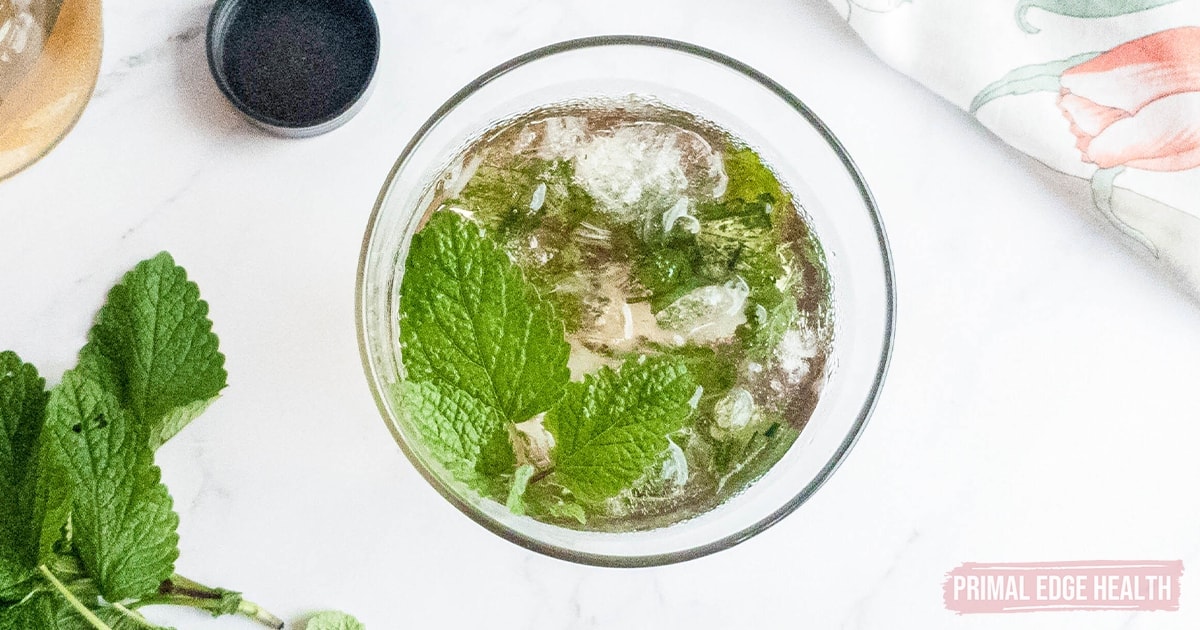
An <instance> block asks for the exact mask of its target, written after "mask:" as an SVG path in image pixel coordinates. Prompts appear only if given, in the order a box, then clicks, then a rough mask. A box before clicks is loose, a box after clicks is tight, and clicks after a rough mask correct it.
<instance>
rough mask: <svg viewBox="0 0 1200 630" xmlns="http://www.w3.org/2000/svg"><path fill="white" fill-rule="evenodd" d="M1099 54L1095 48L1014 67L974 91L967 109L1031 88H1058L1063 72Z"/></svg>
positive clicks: (1025, 91) (1048, 90)
mask: <svg viewBox="0 0 1200 630" xmlns="http://www.w3.org/2000/svg"><path fill="white" fill-rule="evenodd" d="M1099 55H1100V53H1098V52H1089V53H1083V54H1081V55H1075V56H1074V57H1069V58H1067V59H1061V60H1058V61H1048V62H1046V63H1037V64H1033V65H1031V66H1022V67H1020V68H1017V69H1015V70H1013V71H1011V72H1009V73H1008V74H1006V75H1004V76H1003V77H1000V79H999V80H998V81H996V82H994V83H992V84H991V85H989V86H987V87H985V88H983V89H982V90H980V91H979V94H976V95H975V99H974V100H972V101H971V109H970V112H971V113H972V114H974V113H976V112H977V111H979V108H980V107H983V106H984V105H987V104H988V103H989V102H991V101H993V100H995V99H998V98H1000V97H1001V96H1016V95H1018V94H1029V93H1030V92H1057V91H1059V90H1060V89H1061V88H1062V73H1063V72H1065V71H1066V70H1067V69H1068V68H1073V67H1075V66H1077V65H1079V64H1081V63H1083V62H1085V61H1088V60H1089V59H1093V58H1095V57H1097V56H1099Z"/></svg>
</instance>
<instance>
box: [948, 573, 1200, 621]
mask: <svg viewBox="0 0 1200 630" xmlns="http://www.w3.org/2000/svg"><path fill="white" fill-rule="evenodd" d="M1182 576H1183V561H1182V560H1165V561H1163V560H1094V561H1075V562H1012V563H993V564H988V563H982V562H965V563H963V564H961V565H959V566H958V567H956V568H955V569H954V570H952V571H950V572H949V573H947V574H946V582H945V583H944V584H943V585H942V591H943V597H944V598H945V602H946V609H947V610H952V611H954V612H956V613H958V614H960V615H961V614H964V613H1011V612H1035V611H1047V610H1130V611H1136V610H1179V580H1180V578H1181V577H1182Z"/></svg>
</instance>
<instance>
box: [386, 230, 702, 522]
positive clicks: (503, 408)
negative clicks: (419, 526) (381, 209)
mask: <svg viewBox="0 0 1200 630" xmlns="http://www.w3.org/2000/svg"><path fill="white" fill-rule="evenodd" d="M400 330H401V344H402V345H401V349H402V354H403V358H404V365H405V368H406V370H407V372H408V378H407V380H405V381H403V382H401V383H400V384H399V385H398V386H397V387H396V396H397V399H398V402H399V405H400V407H401V409H403V410H404V413H405V414H406V416H407V418H408V421H409V422H410V423H411V424H412V425H414V426H415V427H416V428H417V430H418V431H419V432H420V433H421V436H422V438H423V440H424V443H425V445H426V447H427V448H428V449H429V451H430V453H431V454H432V455H433V456H434V457H435V458H436V459H437V460H438V461H439V462H441V464H442V465H443V466H444V467H445V468H446V469H447V470H448V471H449V472H450V473H451V474H452V475H454V477H455V478H456V479H458V480H459V481H460V482H462V483H465V484H467V485H468V486H470V487H473V488H475V489H476V490H479V491H480V492H482V493H484V494H485V495H490V496H492V497H493V498H495V499H497V500H499V501H503V502H505V503H506V504H507V505H508V506H509V508H510V509H511V510H512V511H514V512H518V513H520V512H523V511H524V510H525V509H526V506H525V503H526V502H525V500H524V499H523V498H522V495H524V494H525V492H526V489H527V486H528V485H529V484H531V483H536V481H535V479H536V478H537V477H538V475H535V473H534V470H533V468H532V467H530V466H528V465H524V466H521V467H520V468H516V463H517V462H516V459H515V455H514V451H513V447H512V444H511V441H510V431H512V430H513V429H512V428H511V427H512V425H513V424H514V423H517V422H523V421H525V420H528V419H530V418H532V417H534V416H535V415H537V414H541V413H545V423H544V424H545V428H546V430H548V431H549V432H550V433H551V434H552V435H553V436H554V438H555V440H556V442H557V446H556V447H555V448H554V450H553V451H552V452H551V454H550V455H551V465H552V467H553V468H552V471H553V473H554V477H555V480H556V483H558V484H559V485H561V486H562V487H563V488H564V489H565V490H566V491H568V492H569V493H570V496H572V497H573V498H574V500H576V501H579V502H581V503H583V504H588V505H594V504H596V503H599V502H600V501H602V500H604V499H607V498H610V497H613V496H615V495H617V494H618V493H620V492H621V491H622V490H624V489H626V488H629V487H630V486H631V485H632V484H633V482H635V481H636V480H637V479H638V478H639V477H641V476H642V475H644V474H645V473H646V471H647V470H648V469H649V467H650V466H652V465H653V464H654V463H655V462H656V461H657V459H658V458H659V457H660V456H661V454H662V453H663V452H664V451H665V450H666V449H667V435H669V434H670V433H672V432H674V431H677V430H678V429H680V428H681V427H682V426H683V425H684V423H685V422H686V420H687V419H688V417H689V416H690V414H691V413H692V411H693V409H694V408H693V406H692V405H691V404H689V402H690V401H691V400H692V399H693V397H694V396H695V394H696V392H697V387H696V384H695V383H694V382H693V381H692V379H691V377H690V376H689V375H688V373H687V369H686V367H685V366H684V365H683V363H681V362H680V361H678V360H669V359H651V360H649V361H645V362H640V361H638V360H630V361H628V362H626V364H625V366H624V367H622V368H621V370H620V371H618V372H614V371H612V370H608V369H604V370H602V371H601V372H600V373H599V374H597V375H594V376H589V377H588V378H587V379H586V380H585V381H584V382H583V383H568V379H569V372H568V370H567V357H568V354H569V350H570V349H569V346H568V345H567V342H566V339H565V336H564V328H563V324H562V321H561V320H560V319H558V316H557V314H556V313H555V310H554V308H553V307H552V306H551V305H550V302H548V301H547V300H545V299H544V298H543V297H542V295H541V294H540V292H539V291H538V290H537V289H536V288H535V287H533V286H532V284H530V283H529V282H528V281H527V280H526V279H525V277H524V275H523V274H522V272H521V270H520V269H519V268H518V267H517V266H516V265H515V264H514V263H513V262H511V261H510V260H509V259H508V258H507V256H506V255H505V254H504V252H503V251H501V250H500V249H499V248H498V247H497V246H496V245H495V244H493V243H492V242H490V241H489V240H488V238H487V237H486V236H485V235H484V234H482V233H481V231H480V228H479V227H478V226H476V225H475V224H473V223H471V222H470V221H468V220H466V219H464V218H462V217H460V216H458V215H457V214H455V213H453V212H449V211H441V212H435V213H434V214H433V216H432V217H431V218H430V219H429V223H428V224H427V225H426V226H425V228H424V229H422V230H421V231H420V232H418V233H417V234H416V235H415V236H414V237H413V244H412V249H411V251H410V253H409V255H408V260H407V262H406V267H405V272H404V279H403V281H402V284H401V297H400ZM549 472H551V471H550V470H547V471H545V474H549ZM545 474H543V475H541V476H542V477H545ZM505 479H511V480H512V481H511V484H510V486H509V488H510V490H508V491H507V496H503V495H502V494H501V492H500V491H499V490H497V488H502V487H504V486H503V483H502V482H503V481H504V480H505ZM534 496H543V497H544V499H545V501H544V505H538V506H535V509H539V510H540V511H541V512H555V513H558V514H561V515H569V516H571V517H578V516H580V513H579V510H578V509H576V508H570V507H564V505H566V504H567V503H566V502H565V501H560V500H556V499H555V498H554V497H552V496H551V495H545V494H538V493H535V494H534Z"/></svg>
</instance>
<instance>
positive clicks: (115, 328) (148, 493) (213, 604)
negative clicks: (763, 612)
mask: <svg viewBox="0 0 1200 630" xmlns="http://www.w3.org/2000/svg"><path fill="white" fill-rule="evenodd" d="M225 379H226V374H225V369H224V357H223V356H222V355H221V353H220V351H219V350H218V347H217V337H216V335H214V334H213V332H212V322H211V321H209V319H208V305H207V304H206V303H205V302H204V301H203V300H201V299H200V291H199V289H198V288H197V287H196V285H195V284H194V283H192V282H191V281H189V280H188V278H187V274H186V272H185V271H184V270H183V268H182V267H179V266H177V265H176V264H175V262H174V261H173V260H172V259H171V257H170V255H168V254H166V253H165V252H164V253H162V254H159V255H158V256H155V257H154V258H151V259H149V260H146V261H143V262H142V263H139V264H138V265H137V266H136V267H135V268H134V269H133V270H132V271H130V272H129V273H128V274H126V275H125V277H124V278H123V279H122V280H121V282H120V284H118V285H117V286H115V287H113V289H112V291H111V292H110V293H109V296H108V302H107V303H106V304H105V305H104V307H103V308H102V309H101V310H100V312H99V314H98V315H97V317H96V323H95V325H94V327H93V328H92V330H91V332H90V334H89V336H88V344H87V345H86V346H85V347H84V349H83V350H82V352H81V353H80V364H79V366H78V367H76V368H75V369H73V370H70V371H68V372H67V373H66V374H65V375H63V378H62V382H61V383H59V384H58V385H57V386H55V387H54V388H53V389H52V390H51V391H50V392H49V393H47V392H46V391H45V382H44V380H43V379H42V378H41V377H40V376H39V375H38V373H37V370H36V369H34V367H33V366H31V365H28V364H26V363H24V362H22V361H21V359H20V358H19V357H17V355H16V354H14V353H12V352H0V514H3V518H2V520H0V630H88V629H93V630H130V629H133V628H137V629H139V630H147V629H149V630H154V629H155V628H158V626H156V625H154V624H153V623H151V622H150V621H148V620H147V619H146V618H145V617H143V616H142V615H141V613H139V612H138V610H139V609H140V608H141V607H143V606H154V605H164V604H169V605H178V606H187V607H191V608H196V609H200V610H203V611H206V612H208V613H211V614H213V615H214V616H215V615H225V614H238V615H242V616H245V617H248V618H250V619H253V620H255V621H258V622H259V623H262V624H263V625H266V626H268V627H272V628H282V627H283V622H282V621H280V620H279V619H278V618H276V617H275V616H274V615H271V614H270V613H268V612H266V611H265V610H263V609H262V608H260V607H259V606H257V605H256V604H254V603H252V602H250V601H247V600H245V599H243V598H242V596H241V595H240V594H239V593H236V592H233V591H228V590H224V589H215V588H209V587H207V586H204V585H202V584H198V583H196V582H193V581H191V580H188V579H186V578H184V577H182V576H179V575H177V574H175V573H174V570H175V560H176V558H177V557H178V555H179V550H178V543H179V535H178V533H177V528H178V525H179V518H178V516H177V515H176V514H175V512H174V511H173V510H172V506H171V497H170V495H169V494H168V492H167V488H166V487H165V486H164V485H163V484H162V483H161V480H160V472H159V469H158V467H157V466H155V464H154V451H155V449H157V448H158V447H159V446H160V445H162V444H163V443H164V442H166V441H167V440H168V439H170V438H171V437H172V436H174V435H175V434H176V433H178V432H179V431H180V430H181V429H183V428H184V426H186V425H187V423H188V422H190V421H191V420H192V419H193V418H194V417H195V416H196V415H198V414H199V413H200V412H201V411H203V410H204V409H205V408H206V407H207V406H208V405H209V404H210V403H211V402H212V401H213V400H214V399H215V398H216V397H217V395H218V394H219V392H220V391H221V389H222V388H224V387H225ZM360 627H361V626H360ZM160 630H164V629H160Z"/></svg>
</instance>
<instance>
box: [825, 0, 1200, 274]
mask: <svg viewBox="0 0 1200 630" xmlns="http://www.w3.org/2000/svg"><path fill="white" fill-rule="evenodd" d="M830 1H831V2H832V3H833V4H834V6H835V7H837V9H838V10H839V11H840V12H841V13H842V15H843V16H844V17H845V18H846V20H847V21H848V22H849V24H850V26H851V27H853V28H854V30H855V31H857V32H858V34H859V35H860V36H861V37H862V38H863V40H865V41H866V42H867V44H868V45H869V46H870V47H871V48H872V49H873V50H874V51H875V52H876V53H877V54H878V55H879V56H880V57H882V58H883V59H884V60H885V61H887V62H888V63H889V64H891V65H892V66H893V67H895V68H897V69H898V70H900V71H902V72H905V73H907V74H909V75H911V76H912V77H914V78H916V79H917V80H918V81H920V82H922V83H924V84H925V85H926V86H927V87H929V88H930V89H932V90H934V91H935V92H937V93H938V94H940V95H942V96H943V97H945V98H947V99H949V100H950V101H951V102H953V103H954V104H956V105H958V106H960V107H962V108H963V109H965V110H968V111H970V112H971V113H973V114H974V115H975V116H976V117H977V118H978V119H979V121H980V122H982V123H983V124H984V125H985V126H987V127H988V128H989V129H991V130H992V131H993V132H994V133H995V134H996V135H998V136H1000V137H1001V138H1002V139H1004V140H1005V141H1006V142H1008V143H1009V144H1011V145H1013V146H1014V147H1016V148H1018V149H1020V150H1022V151H1024V152H1025V153H1028V154H1029V155H1031V156H1033V157H1034V158H1036V159H1038V160H1039V161H1041V162H1042V163H1044V164H1045V165H1046V166H1048V167H1050V168H1052V169H1055V170H1057V171H1060V172H1062V173H1065V174H1067V175H1070V176H1073V177H1072V178H1071V179H1070V181H1071V183H1070V184H1067V185H1076V186H1079V187H1090V189H1091V199H1092V204H1093V205H1094V207H1095V209H1096V211H1097V212H1100V213H1101V214H1102V215H1103V216H1104V217H1105V218H1107V219H1108V220H1109V221H1110V222H1111V223H1112V224H1113V225H1114V226H1115V227H1116V228H1117V229H1119V230H1120V231H1121V232H1122V233H1123V234H1124V235H1125V236H1127V237H1128V238H1129V239H1130V242H1131V243H1132V244H1134V246H1135V247H1138V248H1139V249H1143V250H1145V251H1146V252H1147V253H1148V255H1150V256H1152V257H1153V258H1155V259H1157V260H1158V261H1160V262H1161V263H1163V264H1164V265H1166V266H1167V267H1168V268H1169V269H1170V270H1172V271H1174V272H1175V273H1176V274H1177V275H1178V276H1179V277H1180V278H1181V279H1182V280H1183V282H1184V283H1185V284H1186V285H1187V287H1188V288H1189V289H1190V290H1191V291H1192V293H1193V294H1194V295H1196V296H1197V297H1200V0H830ZM1075 178H1077V181H1076V180H1075Z"/></svg>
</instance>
